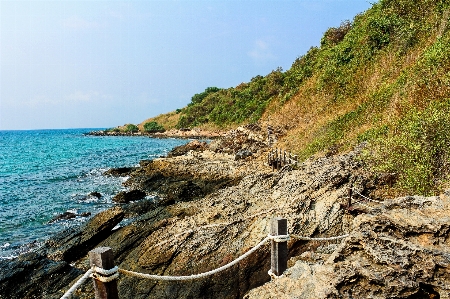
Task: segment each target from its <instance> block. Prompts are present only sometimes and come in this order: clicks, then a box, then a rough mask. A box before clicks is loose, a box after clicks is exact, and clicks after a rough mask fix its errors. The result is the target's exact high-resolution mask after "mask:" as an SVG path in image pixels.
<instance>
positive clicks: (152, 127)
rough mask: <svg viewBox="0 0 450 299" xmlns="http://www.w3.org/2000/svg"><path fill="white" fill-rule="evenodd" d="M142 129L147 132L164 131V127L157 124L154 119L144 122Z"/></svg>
mask: <svg viewBox="0 0 450 299" xmlns="http://www.w3.org/2000/svg"><path fill="white" fill-rule="evenodd" d="M144 131H145V132H149V133H154V132H162V131H164V127H163V126H161V125H160V124H158V123H157V122H156V121H150V122H146V123H145V124H144Z"/></svg>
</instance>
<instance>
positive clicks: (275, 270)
mask: <svg viewBox="0 0 450 299" xmlns="http://www.w3.org/2000/svg"><path fill="white" fill-rule="evenodd" d="M270 234H271V235H272V236H282V235H287V219H286V218H279V217H277V218H274V219H273V220H272V225H271V227H270ZM271 250H272V251H271V258H270V262H271V271H272V274H275V275H276V276H280V275H281V274H283V272H284V271H285V270H286V269H287V260H288V247H287V240H286V241H284V242H276V241H275V240H272V244H271Z"/></svg>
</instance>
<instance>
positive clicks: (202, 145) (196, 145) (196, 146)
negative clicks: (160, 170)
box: [167, 140, 208, 158]
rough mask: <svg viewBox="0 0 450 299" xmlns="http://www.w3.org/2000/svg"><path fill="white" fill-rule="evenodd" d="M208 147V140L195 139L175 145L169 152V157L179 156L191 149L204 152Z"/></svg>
mask: <svg viewBox="0 0 450 299" xmlns="http://www.w3.org/2000/svg"><path fill="white" fill-rule="evenodd" d="M207 148H208V144H207V143H206V142H204V141H203V142H202V141H198V140H193V141H191V142H189V143H187V144H184V145H180V146H176V147H174V148H173V149H172V150H171V151H170V152H169V153H168V154H167V158H172V157H178V156H182V155H185V154H187V153H188V152H189V151H196V152H202V151H204V150H206V149H207Z"/></svg>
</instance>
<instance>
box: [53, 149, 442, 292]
mask: <svg viewBox="0 0 450 299" xmlns="http://www.w3.org/2000/svg"><path fill="white" fill-rule="evenodd" d="M359 153H360V149H356V150H355V151H352V152H349V153H347V154H345V155H341V156H338V155H332V156H328V157H322V158H319V159H315V160H308V161H305V162H304V163H301V164H299V165H298V166H297V167H296V168H295V169H293V168H289V167H286V168H283V169H282V170H281V171H279V172H272V171H271V168H270V167H269V166H265V165H263V159H258V158H255V159H247V160H245V162H244V161H242V160H238V161H235V160H234V156H232V155H227V154H222V153H215V152H211V151H208V150H206V151H203V152H201V153H198V155H197V154H196V155H194V154H187V155H183V156H179V157H175V158H170V159H167V158H164V159H155V160H153V161H151V162H149V161H146V162H145V163H141V167H138V168H137V169H136V170H135V171H133V172H132V173H131V174H130V179H129V180H128V181H127V182H126V185H128V186H130V187H133V189H134V187H136V188H135V189H142V190H145V191H147V192H148V194H151V193H152V192H161V193H163V194H164V196H166V197H165V198H164V196H163V197H162V199H161V200H159V201H158V202H157V203H154V204H149V203H147V202H148V201H145V202H146V203H145V204H144V203H142V205H138V204H137V203H132V204H128V205H123V207H124V209H125V210H127V209H128V208H129V210H128V211H127V214H128V215H130V216H132V217H133V220H132V221H131V220H130V222H129V224H127V225H124V226H122V227H120V228H117V229H115V230H114V231H109V233H108V236H106V237H105V238H103V239H102V241H99V243H97V244H95V246H94V245H92V246H91V244H90V245H89V246H88V247H96V246H110V247H112V249H113V251H114V253H115V259H116V264H117V265H118V266H119V267H120V268H122V269H129V270H133V271H137V272H142V273H150V274H161V275H190V274H196V273H202V272H206V271H209V270H212V269H216V268H218V267H220V266H223V265H225V264H227V263H229V262H231V261H233V260H234V259H236V258H237V257H239V256H240V255H242V254H243V253H245V252H248V250H250V249H251V248H253V246H255V245H256V244H258V243H259V242H260V241H261V240H262V239H264V238H265V237H266V236H267V234H268V232H269V227H270V221H271V219H272V218H273V217H276V216H283V217H286V218H287V219H288V224H289V232H290V233H291V234H297V235H302V236H307V237H311V236H318V237H325V236H335V235H341V234H345V233H350V237H349V238H347V239H345V240H344V241H336V242H335V244H333V242H331V244H330V243H319V242H316V241H302V240H297V239H294V238H292V239H291V240H290V241H289V244H288V245H289V257H290V258H291V259H290V261H289V267H290V268H289V269H288V271H287V272H286V273H285V275H284V276H283V277H280V278H278V279H276V280H274V281H272V282H270V283H268V282H269V281H270V277H269V275H268V274H267V271H268V270H269V268H270V256H269V251H270V250H269V246H268V245H264V246H262V247H261V248H260V249H258V250H257V251H256V252H254V253H253V254H252V255H251V256H250V257H249V258H247V259H245V260H243V261H241V262H240V263H239V264H238V265H235V266H233V267H231V268H230V269H228V270H225V271H223V272H220V273H217V274H215V275H213V276H210V277H207V278H205V279H198V280H192V281H189V282H156V281H152V280H142V279H139V278H135V277H128V276H122V275H121V276H120V278H119V281H118V289H119V297H120V298H124V299H127V298H133V299H144V298H145V299H147V298H167V299H171V298H186V299H187V298H218V299H222V298H223V299H225V298H242V297H244V296H247V297H248V298H303V297H304V298H367V297H368V298H393V297H394V296H396V297H397V298H402V296H403V298H409V299H412V298H433V297H432V296H435V298H438V297H437V296H438V295H439V296H440V298H446V297H445V296H446V293H445V292H446V291H447V286H448V285H450V282H448V281H447V280H448V279H449V278H448V277H449V276H448V275H447V272H448V265H449V264H450V261H448V259H449V258H448V257H449V256H450V254H449V253H448V252H447V251H448V249H447V246H448V245H447V243H448V242H447V239H448V231H450V229H449V227H450V226H449V225H448V223H449V220H450V219H448V216H447V215H449V213H448V212H449V211H448V210H449V209H448V206H449V204H448V202H449V200H448V199H445V198H444V197H441V198H440V199H436V198H435V199H433V198H431V199H428V198H419V197H407V198H403V199H397V200H391V201H389V200H388V201H385V202H383V203H382V204H378V203H365V205H364V206H363V205H361V203H357V201H358V200H360V199H362V198H361V197H358V198H357V195H356V193H355V195H354V198H353V199H354V201H353V205H352V206H350V207H347V206H346V204H347V203H348V198H347V196H348V188H350V187H351V188H353V189H354V190H356V191H357V192H358V193H361V194H364V195H365V196H370V195H371V193H370V192H371V191H372V190H375V189H376V181H374V180H373V179H372V178H371V177H370V176H369V175H367V176H366V174H365V172H364V171H363V168H362V167H361V164H360V162H358V161H359V160H358V155H359ZM255 155H257V154H256V153H255ZM220 183H223V184H224V185H222V186H219V184H220ZM192 184H195V185H196V186H198V188H199V189H196V188H195V190H194V189H192V190H191V189H189V188H187V189H184V188H185V187H186V186H188V187H189V186H191V187H192V186H193V185H192ZM176 186H178V187H179V188H178V189H177V188H175V187H176ZM171 187H172V188H173V190H172V192H173V197H174V198H177V200H175V199H174V200H173V201H172V202H171V203H167V202H164V201H165V200H166V199H167V198H168V197H167V194H169V193H170V191H171V190H170V188H171ZM176 190H179V191H182V190H190V191H188V192H187V193H194V191H195V192H196V191H198V190H201V191H202V192H203V194H206V195H199V196H195V197H191V198H190V200H188V201H184V200H183V199H182V198H183V197H184V196H185V195H182V196H180V195H179V193H183V192H184V191H183V192H177V191H176ZM208 190H209V193H206V192H207V191H208ZM162 191H164V192H162ZM186 196H188V197H189V196H190V194H187V195H186ZM378 199H379V198H378ZM164 205H165V206H164ZM351 207H355V208H359V210H358V211H359V212H358V213H350V212H351V209H350V208H351ZM355 215H357V216H355ZM94 218H95V217H94ZM77 238H80V237H77ZM67 239H68V241H69V242H71V241H70V238H67ZM57 242H58V243H59V244H64V242H66V239H65V238H59V239H58V240H57ZM341 242H342V243H341ZM77 244H78V243H77ZM59 246H61V245H59ZM49 252H50V254H51V253H52V251H49ZM53 252H54V251H53ZM83 252H84V255H83V256H81V255H80V256H79V259H78V260H77V261H76V262H75V264H76V265H77V267H80V268H82V269H84V270H87V269H88V268H89V265H88V261H87V258H86V256H85V254H86V252H87V251H83ZM56 256H57V257H58V255H57V254H56ZM437 293H438V295H436V294H437ZM246 294H247V295H246ZM77 296H78V297H79V298H80V299H87V298H91V297H92V286H91V284H86V285H84V286H83V287H82V288H81V289H80V290H79V293H78V294H77ZM426 296H428V297H426Z"/></svg>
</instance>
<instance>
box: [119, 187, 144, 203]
mask: <svg viewBox="0 0 450 299" xmlns="http://www.w3.org/2000/svg"><path fill="white" fill-rule="evenodd" d="M145 196H146V194H145V192H144V191H141V190H131V191H121V192H119V193H117V194H116V196H114V198H113V199H112V200H113V201H115V202H117V203H129V202H130V201H137V200H141V199H143V198H145Z"/></svg>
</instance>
